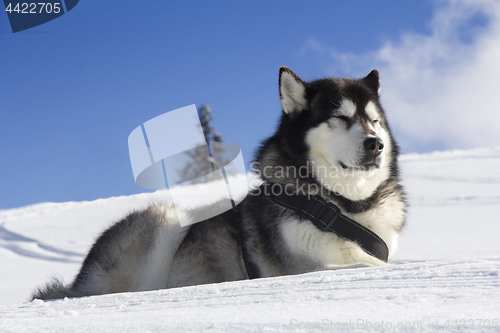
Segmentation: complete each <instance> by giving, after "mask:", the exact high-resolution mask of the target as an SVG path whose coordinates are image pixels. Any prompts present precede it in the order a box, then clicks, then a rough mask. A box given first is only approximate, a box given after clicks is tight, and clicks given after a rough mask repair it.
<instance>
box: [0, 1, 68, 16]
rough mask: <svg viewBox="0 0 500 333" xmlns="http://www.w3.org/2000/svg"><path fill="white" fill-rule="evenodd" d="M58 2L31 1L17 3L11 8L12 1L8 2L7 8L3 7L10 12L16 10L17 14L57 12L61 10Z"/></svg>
mask: <svg viewBox="0 0 500 333" xmlns="http://www.w3.org/2000/svg"><path fill="white" fill-rule="evenodd" d="M60 5H61V4H60V3H59V2H56V3H51V2H38V3H35V2H32V3H26V2H25V3H22V4H20V3H17V4H16V6H15V7H14V8H12V3H9V5H8V6H7V8H5V11H7V12H9V13H12V12H16V13H19V14H41V13H47V14H51V13H54V14H59V12H61V7H60Z"/></svg>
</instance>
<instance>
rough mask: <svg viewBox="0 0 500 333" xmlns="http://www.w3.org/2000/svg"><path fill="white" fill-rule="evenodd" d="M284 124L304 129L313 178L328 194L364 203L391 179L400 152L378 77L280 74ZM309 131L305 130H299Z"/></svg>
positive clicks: (284, 70) (285, 70)
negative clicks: (312, 78) (316, 77)
mask: <svg viewBox="0 0 500 333" xmlns="http://www.w3.org/2000/svg"><path fill="white" fill-rule="evenodd" d="M279 89H280V98H281V104H282V107H283V111H284V115H283V117H282V127H283V124H284V123H287V124H288V127H290V124H295V125H294V126H292V127H295V128H301V129H302V130H303V132H302V135H301V137H302V143H303V145H305V146H306V148H307V154H308V159H309V161H310V162H311V164H312V169H313V170H314V175H313V176H314V177H315V178H316V179H317V180H318V181H319V182H320V183H321V184H322V185H323V186H325V187H326V188H328V189H329V190H331V191H334V192H337V193H339V194H341V195H343V196H345V197H347V198H349V199H351V200H361V199H364V198H366V197H368V196H369V195H370V194H371V193H373V191H374V190H375V189H376V188H377V187H378V186H379V185H380V184H381V183H382V182H383V181H384V180H386V179H387V178H388V177H389V176H390V171H391V167H392V165H393V164H394V163H395V154H396V153H397V147H396V145H395V143H394V141H393V139H392V137H391V134H390V131H389V127H388V124H387V120H386V118H385V114H384V111H383V109H382V107H381V105H380V102H379V90H380V83H379V76H378V72H377V71H376V70H373V71H371V72H370V74H368V75H367V76H366V77H365V78H362V79H336V78H327V79H321V80H316V81H312V82H304V81H302V80H301V79H300V78H299V77H298V76H297V75H295V73H293V72H292V71H291V70H290V69H289V68H287V67H282V68H281V69H280V79H279ZM301 124H302V125H305V124H307V125H305V126H301Z"/></svg>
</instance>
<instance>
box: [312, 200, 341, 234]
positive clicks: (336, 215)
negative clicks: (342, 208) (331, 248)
mask: <svg viewBox="0 0 500 333" xmlns="http://www.w3.org/2000/svg"><path fill="white" fill-rule="evenodd" d="M327 208H331V209H332V210H333V211H334V212H335V215H333V216H332V218H331V219H330V221H329V222H328V223H327V224H326V226H325V227H324V228H322V229H323V231H328V229H330V227H331V226H332V225H333V224H334V223H335V221H337V219H338V218H339V215H340V212H339V211H338V210H337V209H336V208H337V207H335V206H334V205H333V204H332V203H330V202H328V203H327V204H326V205H325V207H324V209H322V210H321V214H323V212H324V211H325V210H326V209H327ZM321 214H318V217H317V218H319V216H320V215H321Z"/></svg>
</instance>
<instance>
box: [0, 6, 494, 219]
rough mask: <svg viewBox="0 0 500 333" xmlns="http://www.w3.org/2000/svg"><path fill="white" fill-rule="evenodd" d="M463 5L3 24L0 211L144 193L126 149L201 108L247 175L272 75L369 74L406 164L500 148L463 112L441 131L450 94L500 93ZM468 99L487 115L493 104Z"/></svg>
mask: <svg viewBox="0 0 500 333" xmlns="http://www.w3.org/2000/svg"><path fill="white" fill-rule="evenodd" d="M464 3H465V4H463V5H460V4H456V2H453V1H452V2H450V3H449V2H447V1H439V2H431V1H396V0H394V1H368V0H366V1H349V2H348V1H312V2H310V1H308V2H306V1H303V2H291V1H252V2H247V3H243V2H239V1H238V2H237V1H232V2H230V1H176V2H172V1H149V2H144V1H129V0H121V1H118V0H116V1H112V0H109V1H92V0H82V1H80V3H79V4H78V5H77V6H76V7H75V8H74V9H73V10H72V11H71V12H69V13H68V14H66V15H63V16H62V17H60V18H57V19H55V20H53V21H51V22H48V23H46V24H43V25H41V26H38V27H35V28H32V29H29V30H26V31H23V32H19V33H15V34H13V33H12V32H11V30H10V26H9V23H8V19H7V15H6V13H5V12H3V13H0V48H1V53H0V60H1V63H2V69H1V70H0V121H1V130H0V209H5V208H12V207H19V206H24V205H28V204H33V203H38V202H45V201H54V202H62V201H81V200H95V199H98V198H104V197H110V196H119V195H129V194H134V193H141V192H145V191H146V190H144V189H142V188H139V187H137V185H135V183H134V179H133V175H132V170H131V166H130V160H129V156H128V148H127V138H128V135H129V134H130V132H131V131H132V130H133V129H134V128H136V127H137V126H139V125H140V124H141V123H143V122H145V121H147V120H149V119H151V118H154V117H156V116H158V115H160V114H162V113H165V112H167V111H169V110H174V109H177V108H180V107H183V106H186V105H190V104H196V105H198V106H199V105H202V104H204V103H206V104H209V105H210V106H211V107H212V109H213V111H214V126H215V127H217V129H218V130H219V132H221V133H223V134H224V137H223V139H224V140H225V141H231V142H234V143H237V144H238V145H239V146H240V147H241V148H242V151H243V155H244V159H245V161H246V162H247V164H248V163H249V162H250V161H251V159H252V154H253V151H254V150H255V148H256V146H257V144H258V142H259V141H260V140H262V139H264V138H265V137H267V136H269V135H270V134H272V132H273V129H274V128H275V126H276V122H277V120H278V117H279V115H280V112H281V108H280V104H279V94H278V69H279V67H280V66H283V65H286V66H288V67H290V68H292V69H293V70H294V71H295V72H296V73H297V74H298V75H299V76H300V77H302V78H303V79H306V80H310V79H315V78H319V77H322V76H325V75H334V76H354V77H358V76H364V75H366V74H367V73H368V72H369V71H370V70H371V69H372V68H378V69H379V71H380V74H381V79H382V96H383V97H382V98H383V99H382V101H383V104H384V106H385V108H386V109H387V112H388V114H389V121H390V122H391V125H392V127H393V130H394V132H395V133H396V136H397V138H398V139H399V140H400V142H401V146H402V149H403V151H404V152H406V153H411V152H426V151H432V150H442V149H458V148H471V147H479V146H492V145H499V144H500V141H499V140H498V139H497V138H496V136H495V135H494V134H496V133H497V132H496V130H497V129H498V124H499V123H500V119H499V118H493V119H489V120H488V121H486V123H487V124H486V125H485V124H484V122H483V124H481V123H480V122H477V123H476V122H470V121H469V119H470V118H471V114H470V113H471V108H470V107H464V108H463V109H464V111H463V112H461V114H462V116H461V117H458V120H456V121H457V122H456V123H454V124H448V123H446V122H447V121H448V120H449V119H451V118H453V119H454V118H455V116H454V115H453V114H452V115H450V114H449V113H447V112H444V111H442V110H456V109H457V108H456V107H455V106H454V105H455V104H457V103H458V102H456V100H457V98H455V96H457V95H459V96H462V97H463V96H465V95H467V94H465V93H463V90H461V89H466V88H467V87H465V86H464V85H463V84H459V83H460V82H469V83H470V82H473V86H475V87H477V86H481V82H483V83H485V82H488V83H487V86H488V87H498V83H499V82H500V81H499V80H498V78H497V79H496V81H495V77H500V76H495V75H494V74H496V73H498V72H500V69H499V68H498V66H496V65H492V64H491V61H489V59H490V58H488V56H490V57H493V58H494V55H495V51H496V50H497V49H495V48H494V47H493V46H491V45H496V44H495V43H493V42H495V41H496V39H495V38H496V37H497V36H498V35H499V34H497V31H498V23H497V22H498V17H499V16H497V14H498V10H497V9H498V5H496V4H495V3H494V1H487V0H484V1H478V2H475V3H474V2H470V1H464ZM493 9H494V10H493ZM488 47H490V48H488ZM484 50H487V51H490V52H486V51H484ZM483 51H484V52H486V53H484V52H483ZM485 64H489V67H485ZM480 71H482V72H481V73H483V74H484V75H485V76H477V73H478V72H480ZM490 76H491V77H490ZM485 80H489V81H485ZM457 82H458V83H457ZM434 84H438V85H439V86H438V88H436V87H434ZM495 85H497V86H495ZM440 89H442V90H440ZM469 89H470V87H469ZM491 89H493V88H491ZM466 91H468V90H466ZM492 91H494V90H492ZM477 94H479V95H480V98H481V101H482V103H484V104H485V105H487V106H488V107H489V108H490V109H491V110H493V109H495V108H496V104H495V103H498V102H496V101H495V98H496V96H495V94H494V92H490V90H488V89H486V90H485V89H479V90H478V91H477ZM481 94H484V96H483V95H481ZM490 100H491V103H490ZM446 103H448V104H446ZM454 103H455V104H454ZM464 103H465V104H467V103H470V105H477V100H476V101H475V100H474V99H471V100H467V101H463V102H460V104H459V105H464ZM474 103H475V104H474ZM467 105H468V104H467ZM437 106H438V108H437V109H436V107H437ZM415 108H417V110H415ZM481 109H484V108H481ZM490 109H488V110H486V111H484V112H486V113H485V114H486V115H490V114H491V110H490ZM422 110H423V111H422ZM497 110H498V109H497ZM450 112H451V111H450ZM453 112H457V111H453ZM467 112H469V114H468V115H467ZM474 112H476V111H474ZM477 112H479V111H477ZM481 112H483V111H481ZM476 115H477V114H476ZM424 116H425V117H429V116H431V117H430V118H424ZM468 117H469V118H468ZM497 117H498V116H497ZM472 118H477V117H476V116H473V117H472ZM429 119H431V120H429ZM497 120H499V121H498V123H496V125H495V122H496V121H497ZM443 124H445V125H446V126H445V127H446V128H448V129H449V130H443ZM460 126H466V127H467V128H468V127H473V129H474V131H472V130H471V131H470V133H469V132H468V130H464V128H461V127H460ZM495 126H496V127H495Z"/></svg>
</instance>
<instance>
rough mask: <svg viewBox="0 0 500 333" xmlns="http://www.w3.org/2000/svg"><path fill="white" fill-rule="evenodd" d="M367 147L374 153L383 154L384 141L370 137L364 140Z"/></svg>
mask: <svg viewBox="0 0 500 333" xmlns="http://www.w3.org/2000/svg"><path fill="white" fill-rule="evenodd" d="M364 146H365V149H366V150H367V151H368V152H369V153H370V154H371V155H372V156H378V155H380V154H382V150H383V149H384V143H383V142H382V140H380V139H379V138H369V139H366V140H365V142H364Z"/></svg>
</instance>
